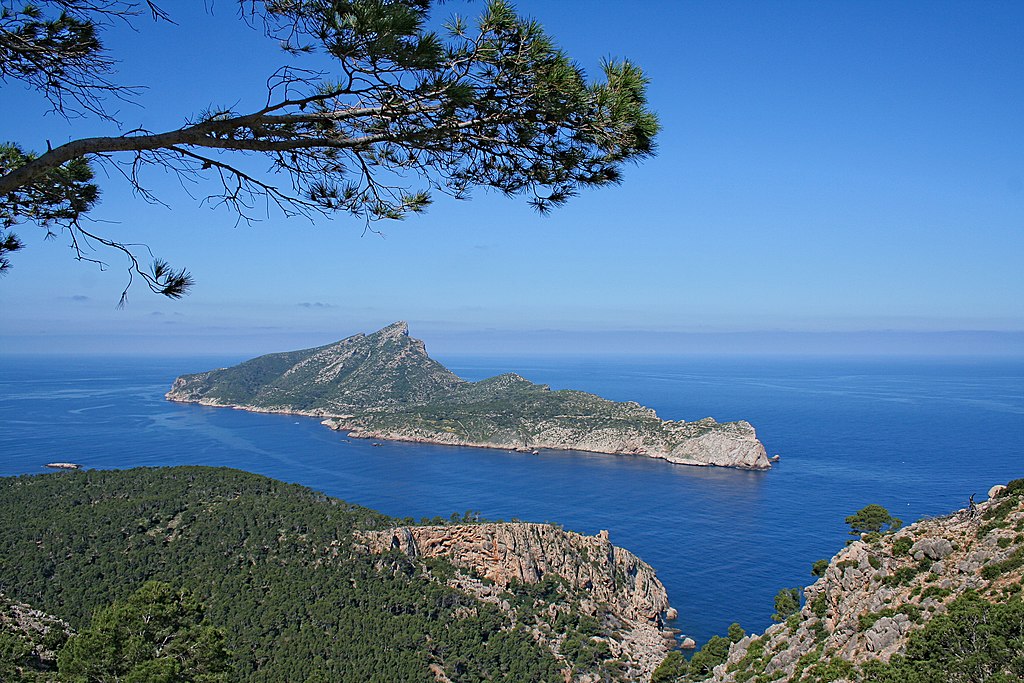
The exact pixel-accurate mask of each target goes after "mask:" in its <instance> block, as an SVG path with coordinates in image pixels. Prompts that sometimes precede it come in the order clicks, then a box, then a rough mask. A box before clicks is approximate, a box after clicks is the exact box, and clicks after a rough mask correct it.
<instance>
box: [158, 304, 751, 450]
mask: <svg viewBox="0 0 1024 683" xmlns="http://www.w3.org/2000/svg"><path fill="white" fill-rule="evenodd" d="M166 397H167V399H169V400H171V401H178V402H186V403H199V404H202V405H207V406H224V407H233V408H239V409H243V410H249V411H255V412H273V413H291V414H300V415H308V416H315V417H322V418H325V419H324V420H323V424H324V425H326V426H327V427H330V428H331V429H336V430H341V431H346V432H348V433H349V435H350V436H353V437H357V438H369V439H382V440H394V441H409V442H420V443H435V444H444V445H452V446H473V447H483V448H498V449H505V450H518V451H533V450H539V449H553V450H579V451H588V452H593V453H606V454H615V455H640V456H647V457H653V458H660V459H664V460H667V461H669V462H672V463H676V464H682V465H703V466H707V465H714V466H721V467H737V468H743V469H759V470H763V469H768V468H769V467H771V462H770V461H769V459H768V457H767V454H766V452H765V449H764V445H763V444H762V443H761V442H760V441H759V440H758V438H757V435H756V433H755V431H754V428H753V427H752V426H751V425H750V424H749V423H748V422H745V421H737V422H725V423H719V422H716V421H715V420H714V419H713V418H710V417H709V418H704V419H702V420H696V421H692V422H686V421H682V420H680V421H673V420H662V419H661V418H659V417H658V415H657V414H656V413H655V412H654V411H653V410H651V409H650V408H646V407H644V406H641V405H640V404H639V403H635V402H631V401H629V402H617V401H609V400H607V399H604V398H601V397H599V396H596V395H594V394H589V393H586V392H582V391H573V390H557V391H554V390H552V389H551V388H550V387H549V386H547V385H543V384H534V383H533V382H530V381H529V380H526V379H524V378H523V377H521V376H519V375H517V374H514V373H506V374H503V375H498V376H496V377H491V378H488V379H484V380H481V381H479V382H469V381H467V380H464V379H462V378H460V377H458V376H457V375H456V374H455V373H453V372H451V371H450V370H449V369H448V368H446V367H445V366H444V365H442V364H441V363H439V362H437V361H436V360H434V359H432V358H431V357H430V356H429V355H428V354H427V352H426V347H425V345H424V343H423V342H422V341H421V340H419V339H415V338H413V337H411V336H409V328H408V325H407V324H406V323H404V322H396V323H393V324H392V325H389V326H387V327H385V328H383V329H381V330H379V331H377V332H374V333H372V334H369V335H364V334H356V335H353V336H351V337H348V338H346V339H343V340H341V341H339V342H336V343H334V344H329V345H326V346H321V347H317V348H313V349H306V350H301V351H291V352H284V353H274V354H268V355H265V356H260V357H258V358H254V359H252V360H249V361H246V362H244V363H241V364H239V365H236V366H234V367H231V368H220V369H217V370H211V371H208V372H203V373H198V374H192V375H183V376H181V377H178V378H177V379H176V380H175V381H174V383H173V385H172V387H171V389H170V391H168V392H167V394H166Z"/></svg>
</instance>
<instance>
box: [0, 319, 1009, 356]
mask: <svg viewBox="0 0 1024 683" xmlns="http://www.w3.org/2000/svg"><path fill="white" fill-rule="evenodd" d="M390 322H393V320H384V319H381V320H375V321H373V322H367V323H363V324H353V323H352V322H342V321H339V323H338V324H337V326H336V327H334V326H327V325H325V324H324V322H323V321H321V323H320V324H318V325H317V326H316V327H315V328H312V327H305V326H301V325H300V326H293V325H287V324H284V325H273V324H270V325H267V326H265V327H260V328H251V327H241V328H233V327H230V326H224V327H219V328H212V327H202V328H198V329H187V330H179V329H172V328H166V327H164V328H157V327H156V326H150V327H139V328H138V329H136V330H126V331H125V332H124V333H123V334H121V335H117V336H111V335H109V334H106V333H102V332H96V333H95V334H90V333H89V332H83V331H78V332H77V333H75V334H68V333H65V332H64V331H63V330H61V329H52V330H49V329H47V330H41V329H40V330H31V331H30V330H24V331H10V330H9V331H8V332H7V334H0V348H3V350H4V353H5V354H12V355H39V354H42V355H51V354H59V355H67V354H68V353H69V351H70V352H72V353H75V354H88V355H95V354H103V355H109V354H111V353H114V354H125V355H132V356H136V355H161V356H167V355H195V354H208V353H215V354H226V355H230V356H233V357H234V356H237V357H238V358H239V359H241V358H244V357H249V356H253V355H258V354H263V353H273V352H278V351H287V350H293V349H299V348H309V347H313V346H319V345H323V344H329V343H331V342H335V341H338V340H340V339H343V338H345V337H347V336H350V335H352V334H356V333H358V332H371V331H373V330H375V329H377V328H379V327H381V326H382V325H386V324H388V323H390ZM409 322H410V327H411V329H412V332H413V333H414V334H415V335H416V336H417V337H420V338H422V339H423V340H424V341H425V342H426V344H427V348H428V350H429V351H430V352H431V353H432V354H439V355H441V356H443V355H445V354H460V355H465V354H485V355H489V356H493V355H507V354H513V355H535V354H537V355H585V356H596V355H603V356H685V355H727V356H728V355H738V356H759V355H772V356H776V355H777V356H787V355H791V356H929V357H936V356H986V357H989V356H991V357H1024V331H1015V330H991V331H986V330H953V331H906V330H866V331H815V332H811V331H792V330H761V331H716V332H679V331H660V330H585V329H575V330H573V329H558V328H556V327H550V328H547V329H499V328H495V327H491V328H486V327H485V328H481V329H479V330H470V329H465V327H464V326H462V325H453V324H446V323H442V322H435V321H428V320H424V321H417V320H415V319H412V320H410V321H409Z"/></svg>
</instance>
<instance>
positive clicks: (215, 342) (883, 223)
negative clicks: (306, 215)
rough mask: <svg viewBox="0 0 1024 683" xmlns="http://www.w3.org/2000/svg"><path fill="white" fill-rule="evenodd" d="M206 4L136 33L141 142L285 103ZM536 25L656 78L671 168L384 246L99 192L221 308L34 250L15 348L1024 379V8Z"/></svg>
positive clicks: (580, 56) (127, 58) (84, 127)
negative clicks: (368, 350)
mask: <svg viewBox="0 0 1024 683" xmlns="http://www.w3.org/2000/svg"><path fill="white" fill-rule="evenodd" d="M184 4H185V3H182V5H184ZM194 4H195V5H196V7H195V8H193V9H192V10H187V9H179V8H178V7H173V8H171V7H168V9H171V11H172V13H173V15H174V17H175V19H176V20H177V21H178V24H177V25H168V24H162V25H154V24H152V23H150V22H149V21H148V20H142V21H139V22H138V23H137V29H138V30H137V31H134V32H133V31H129V30H126V29H124V28H120V29H118V30H116V31H114V32H112V33H111V34H109V36H108V38H107V42H108V44H109V45H110V47H111V49H112V51H113V53H114V55H115V56H116V57H118V58H119V59H120V60H121V65H120V76H119V78H120V80H121V82H123V83H130V84H135V83H141V84H145V85H147V86H148V90H147V91H145V93H144V94H143V95H142V96H141V97H140V98H139V105H138V106H136V105H123V106H121V107H120V116H121V119H122V120H123V121H124V123H125V125H126V127H127V128H132V127H134V126H142V127H145V128H149V129H151V130H158V129H161V128H168V127H173V126H177V125H180V123H181V122H182V120H183V119H184V118H185V117H186V116H188V115H190V114H194V113H196V112H198V111H200V110H201V109H203V108H204V107H206V106H208V105H224V104H227V105H232V106H235V107H236V108H238V109H244V108H245V107H246V106H249V105H254V104H259V103H260V101H261V95H262V94H263V84H264V82H265V79H266V77H267V76H268V75H269V73H270V72H271V71H272V70H273V69H274V68H275V67H276V66H277V65H279V64H281V63H284V61H286V60H285V58H284V57H282V56H281V55H280V54H279V53H278V51H277V50H276V48H275V46H274V45H273V44H270V43H269V42H268V41H266V40H264V39H262V38H261V36H259V35H258V34H257V33H254V32H252V31H251V30H249V29H248V28H247V27H245V25H244V24H243V23H242V22H240V21H238V20H237V19H236V18H235V16H234V14H233V8H234V6H233V4H232V3H218V4H216V5H214V8H215V12H214V14H213V15H212V16H211V15H209V14H206V13H204V12H203V11H202V8H201V6H202V3H194ZM481 7H482V5H481V3H479V2H461V1H455V2H447V3H445V4H444V5H443V6H441V8H440V13H441V15H446V14H449V13H452V12H459V13H463V14H467V15H472V14H475V13H477V12H479V11H480V9H481ZM518 7H519V9H520V12H521V13H522V14H527V15H531V16H533V17H535V18H537V19H538V20H540V21H541V23H542V24H543V25H544V26H545V27H546V28H547V30H548V31H549V33H550V34H551V35H553V36H554V37H555V38H556V40H557V41H558V42H559V44H560V45H562V46H563V47H564V48H565V50H566V51H567V52H568V53H569V54H570V55H572V56H573V57H574V58H575V59H576V60H577V61H578V62H579V63H580V64H581V65H582V66H584V68H586V69H587V70H588V71H590V72H592V73H595V74H596V73H597V72H598V67H599V64H600V61H601V59H602V58H605V57H628V58H630V59H631V60H633V61H635V62H636V63H638V64H639V65H640V66H642V67H643V68H644V70H645V72H646V73H647V74H648V75H649V76H650V78H651V86H650V98H651V105H652V107H653V108H654V109H655V110H656V111H657V112H658V114H659V116H660V118H661V122H662V126H663V132H662V134H661V136H660V138H659V154H658V156H657V157H656V158H654V159H651V160H649V161H647V162H645V163H644V164H643V165H641V166H638V167H633V168H629V169H627V173H626V181H625V183H624V184H623V185H622V186H619V187H615V188H610V189H603V190H599V191H592V192H586V193H584V194H583V195H581V196H580V197H577V198H576V199H575V200H573V201H572V202H570V204H569V205H567V206H566V207H563V208H561V209H558V210H556V211H555V212H554V213H553V214H552V215H551V216H548V217H541V216H538V215H537V214H536V213H534V212H533V211H532V210H530V209H529V208H528V207H527V206H526V204H525V202H524V201H522V200H515V199H511V200H510V199H506V198H504V197H499V196H495V195H488V194H486V193H483V192H478V193H476V195H475V196H474V198H473V200H472V201H469V202H454V201H449V200H444V199H440V200H439V201H437V202H436V203H435V205H434V206H433V207H431V209H430V210H429V211H428V213H427V214H425V215H423V216H420V217H413V218H410V219H408V220H406V221H404V222H400V223H395V224H389V225H381V226H379V227H380V230H381V231H382V233H383V235H375V234H363V231H362V225H361V224H359V223H357V222H354V221H352V220H349V219H347V218H344V217H338V218H336V219H334V220H329V221H328V220H321V221H317V222H316V223H315V224H311V223H309V222H307V221H303V220H295V219H293V220H285V219H283V218H281V217H280V216H277V215H273V214H271V215H270V217H268V218H267V219H266V220H264V221H262V222H260V223H258V224H256V225H253V226H246V225H239V226H236V225H235V221H234V220H233V218H232V216H230V215H229V214H228V213H226V212H225V211H220V210H213V209H211V208H210V207H207V206H201V205H200V204H199V202H197V201H196V200H195V199H193V198H191V197H190V196H189V194H188V193H187V192H186V191H185V190H184V189H183V188H181V187H180V186H179V184H178V183H177V181H175V180H174V179H173V178H170V177H167V176H164V175H162V174H160V173H158V172H153V173H151V174H150V175H149V176H147V178H148V184H149V186H150V187H152V188H153V189H154V190H155V191H157V193H158V194H159V196H160V197H161V199H163V200H164V201H165V202H166V203H167V204H169V205H170V207H171V209H168V208H166V207H162V206H152V205H147V204H145V203H144V202H142V201H141V200H140V199H139V198H137V197H133V196H132V195H131V192H130V190H129V189H128V188H127V187H125V185H124V183H123V182H122V181H121V180H120V179H118V178H116V177H110V178H102V179H101V184H102V188H103V193H104V194H103V200H102V203H101V205H100V206H99V207H98V209H97V211H96V212H95V218H97V219H100V220H103V221H111V223H109V224H104V225H102V226H97V227H102V229H104V230H106V231H107V232H108V234H111V235H115V236H117V237H119V238H120V239H123V240H125V241H131V242H141V243H145V244H148V245H149V246H150V247H151V248H152V249H153V251H154V253H156V254H158V255H160V256H162V257H165V258H167V259H168V260H170V261H171V262H172V263H173V264H176V265H184V266H187V267H188V268H189V269H190V270H191V271H192V272H193V274H194V275H195V277H196V280H197V285H196V288H195V291H194V293H193V294H191V295H190V296H189V297H187V298H186V299H184V300H182V301H178V302H172V301H165V300H163V299H161V298H158V297H156V296H155V295H151V294H149V293H148V292H147V291H145V290H144V289H142V288H136V290H135V291H133V292H132V294H131V295H130V300H129V305H128V307H127V308H126V309H125V310H116V309H115V307H114V306H115V304H116V302H117V299H118V295H119V294H120V291H121V288H122V286H123V284H124V272H123V268H122V264H121V261H120V259H118V257H117V255H116V254H113V253H110V254H102V253H101V254H100V256H101V257H102V258H104V259H105V260H107V261H108V262H109V264H110V268H109V269H108V270H107V271H105V272H101V271H99V270H98V269H97V268H96V267H95V266H93V265H91V264H85V263H77V262H75V261H74V260H73V259H72V258H71V253H70V251H69V250H68V248H67V245H66V240H64V239H62V238H58V239H57V240H55V241H49V242H44V241H43V240H41V239H40V238H39V235H37V234H36V233H37V232H39V231H38V230H35V229H34V228H32V227H31V226H23V227H21V228H20V229H19V230H18V232H19V234H20V235H21V236H22V237H23V238H24V239H25V241H26V242H27V245H28V246H27V248H26V249H25V250H24V251H22V252H19V253H17V254H15V255H14V257H13V265H14V268H13V269H12V271H11V272H10V274H9V275H8V276H6V277H5V278H3V280H0V320H2V325H0V345H2V348H3V350H5V351H8V352H54V353H72V352H101V351H110V352H125V353H145V352H151V353H166V352H181V353H206V352H210V353H223V352H234V351H237V352H238V353H255V352H262V351H274V350H283V349H285V348H294V347H300V346H311V345H314V344H320V343H326V342H329V341H332V340H335V339H339V338H341V337H344V336H347V335H348V334H351V333H354V332H357V331H368V330H371V329H375V328H376V327H379V326H382V325H385V324H387V323H389V322H391V321H393V320H397V319H405V320H409V321H410V324H411V325H412V332H413V334H415V335H416V336H420V337H423V338H425V339H426V340H427V341H428V345H429V346H430V348H431V349H432V350H440V351H442V352H444V351H451V352H467V351H479V352H485V353H486V352H500V351H503V350H507V351H521V350H529V351H536V352H578V351H581V350H582V351H585V350H599V351H602V352H633V353H643V352H650V353H671V352H673V351H678V352H697V351H716V350H733V351H737V352H739V351H743V352H757V351H771V352H780V351H788V352H796V353H800V352H829V351H832V352H842V353H848V352H857V353H870V352H886V353H889V352H904V353H906V352H919V353H924V352H929V353H940V352H943V351H949V352H957V353H968V352H978V353H987V352H991V353H1004V354H1005V353H1017V354H1024V275H1022V270H1024V269H1022V268H1021V262H1022V260H1024V258H1022V257H1024V132H1022V127H1021V122H1022V121H1024V70H1022V69H1021V68H1020V65H1021V64H1024V4H1022V3H1019V2H1004V3H1001V2H984V3H978V2H954V3H950V2H916V3H909V2H904V3H891V2H858V3H847V2H770V3H769V2H674V1H673V2H654V1H645V2H631V3H623V2H610V1H609V2H600V1H597V2H594V1H590V2H582V1H580V2H577V1H575V0H565V1H563V2H558V3H552V2H541V1H539V0H537V1H533V2H519V3H518ZM190 11H191V13H190ZM0 97H2V98H3V102H4V106H3V109H2V110H3V111H4V112H5V113H4V114H3V115H2V117H0V131H2V137H4V138H5V139H10V140H14V141H17V142H19V143H20V144H22V145H23V146H25V147H27V148H31V149H42V148H44V147H45V144H46V142H45V141H46V140H50V141H51V142H53V143H54V144H57V143H59V142H63V141H66V140H69V139H73V138H75V137H80V136H83V135H93V134H111V132H112V131H111V129H110V127H109V126H108V125H105V124H103V123H101V122H98V121H91V120H76V121H72V122H70V123H68V122H65V121H63V120H62V119H60V118H58V117H55V116H53V115H44V111H45V108H44V105H43V103H42V102H41V101H40V100H39V98H38V97H36V96H35V94H34V93H32V92H30V91H27V90H25V89H24V88H23V87H22V86H21V85H20V84H18V83H14V82H9V83H7V84H3V85H0ZM14 112H17V113H14ZM189 189H190V190H191V193H192V194H194V195H197V196H199V197H201V196H204V194H203V188H202V187H201V186H197V187H194V188H189ZM979 332H982V333H983V334H979ZM887 335H888V336H887ZM723 339H731V340H736V339H740V340H741V342H742V343H738V346H735V348H734V346H733V345H730V344H723V341H722V340H723ZM881 340H885V341H881ZM965 340H966V341H965ZM726 347H728V348H726Z"/></svg>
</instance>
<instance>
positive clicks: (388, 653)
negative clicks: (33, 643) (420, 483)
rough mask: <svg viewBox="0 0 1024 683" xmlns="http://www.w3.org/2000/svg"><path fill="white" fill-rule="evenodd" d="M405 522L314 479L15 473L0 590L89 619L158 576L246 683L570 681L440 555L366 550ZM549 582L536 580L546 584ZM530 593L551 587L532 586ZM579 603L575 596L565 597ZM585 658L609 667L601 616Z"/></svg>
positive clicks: (577, 635) (574, 642)
mask: <svg viewBox="0 0 1024 683" xmlns="http://www.w3.org/2000/svg"><path fill="white" fill-rule="evenodd" d="M393 523H394V520H391V519H390V518H387V517H385V516H383V515H380V514H378V513H375V512H373V511H371V510H368V509H365V508H361V507H358V506H354V505H349V504H347V503H344V502H342V501H339V500H335V499H331V498H328V497H326V496H323V495H322V494H318V493H316V492H314V491H311V490H309V489H306V488H304V487H300V486H295V485H289V484H284V483H281V482H277V481H273V480H270V479H266V478H264V477H260V476H257V475H252V474H247V473H244V472H239V471H235V470H228V469H213V468H202V467H184V468H169V469H139V470H130V471H125V472H100V471H83V472H67V473H60V474H51V475H41V476H22V477H16V478H8V479H3V480H0V591H2V592H3V593H6V594H7V595H8V596H11V597H14V598H16V599H18V600H22V601H25V602H28V603H30V604H32V605H33V606H34V607H36V608H39V609H42V610H44V611H46V612H48V613H50V614H53V615H56V616H59V617H61V618H64V619H66V620H67V621H68V622H70V623H71V625H72V626H73V627H74V628H76V629H82V628H86V627H87V625H88V624H89V621H90V617H91V616H92V615H93V614H95V613H96V612H97V611H98V610H101V609H103V608H106V607H107V606H109V605H110V604H111V603H113V602H115V601H118V602H119V603H120V604H123V603H124V601H126V600H127V599H128V598H129V596H131V595H132V594H133V593H134V592H135V591H137V590H138V589H139V588H140V587H141V586H143V584H145V583H146V582H147V581H149V580H159V581H165V582H168V583H169V584H171V585H173V586H175V587H177V588H180V589H187V590H188V591H190V592H191V593H193V594H194V595H195V596H196V597H197V598H198V599H200V600H201V601H202V602H203V603H205V604H206V618H207V623H208V624H209V625H210V626H213V627H217V628H219V629H221V630H222V631H223V632H224V634H225V636H226V643H225V644H226V646H227V649H228V650H229V651H230V652H231V653H232V657H231V662H230V664H231V670H232V671H231V674H230V678H229V680H234V681H321V680H322V681H328V680H329V681H360V682H364V681H381V682H384V681H389V682H390V681H398V680H401V681H433V680H435V676H434V674H433V673H432V672H431V668H430V667H431V665H435V666H438V667H441V669H443V671H444V672H445V673H446V674H447V675H448V676H449V677H450V678H451V679H452V680H453V681H485V680H486V681H508V682H509V683H511V682H513V681H557V680H561V675H560V673H559V669H560V668H561V667H562V666H564V665H563V664H560V663H559V661H558V660H557V659H556V658H555V657H554V655H553V654H552V653H551V651H550V650H548V649H546V648H544V647H542V646H540V645H538V644H537V643H536V642H535V640H534V639H533V637H532V636H531V635H530V634H529V633H527V632H526V629H525V628H523V627H522V626H517V625H516V624H514V623H513V621H512V619H511V618H510V616H509V615H508V614H507V613H505V612H502V611H501V610H499V609H498V608H497V607H495V606H494V605H491V604H487V603H481V602H479V601H477V600H475V599H473V598H471V597H469V596H467V595H465V594H463V593H461V592H458V591H456V590H454V589H452V588H449V587H447V586H446V585H445V584H444V583H443V582H442V581H440V580H438V577H437V576H435V574H437V575H441V574H444V573H445V572H451V571H453V570H452V568H451V567H450V565H447V566H446V565H445V563H444V562H442V561H439V560H432V561H431V562H430V564H429V565H428V564H427V563H419V562H413V561H410V560H409V559H408V558H407V557H405V556H404V555H400V554H397V553H393V554H388V555H384V556H375V557H371V556H364V555H361V554H358V553H356V552H354V551H353V550H352V549H351V542H350V538H351V532H352V531H353V530H355V529H369V528H383V527H386V526H390V525H392V524H393ZM534 590H536V589H534ZM528 597H529V599H533V598H537V597H542V596H532V595H531V596H528ZM561 599H564V596H561ZM560 627H562V628H564V629H565V633H566V636H567V638H566V642H567V643H568V645H567V646H566V647H568V648H576V649H577V650H579V652H574V653H573V654H575V655H577V656H574V657H571V658H570V661H573V660H576V662H577V665H578V666H580V667H586V666H587V665H588V664H589V665H591V666H593V667H594V668H601V669H603V670H605V671H614V667H613V668H612V669H608V668H607V667H604V666H599V665H600V664H601V662H600V661H599V660H600V659H601V658H602V657H604V656H606V653H603V652H601V651H599V650H595V648H594V647H593V641H592V640H591V635H593V628H594V624H592V623H587V622H586V620H578V619H577V620H574V619H566V620H564V623H561V624H560Z"/></svg>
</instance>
